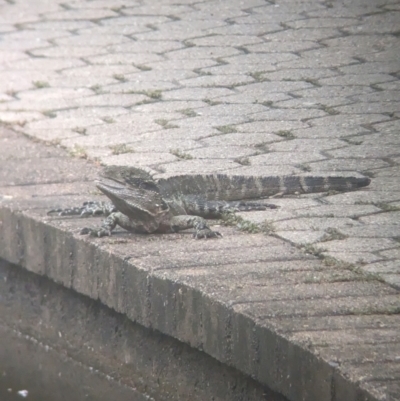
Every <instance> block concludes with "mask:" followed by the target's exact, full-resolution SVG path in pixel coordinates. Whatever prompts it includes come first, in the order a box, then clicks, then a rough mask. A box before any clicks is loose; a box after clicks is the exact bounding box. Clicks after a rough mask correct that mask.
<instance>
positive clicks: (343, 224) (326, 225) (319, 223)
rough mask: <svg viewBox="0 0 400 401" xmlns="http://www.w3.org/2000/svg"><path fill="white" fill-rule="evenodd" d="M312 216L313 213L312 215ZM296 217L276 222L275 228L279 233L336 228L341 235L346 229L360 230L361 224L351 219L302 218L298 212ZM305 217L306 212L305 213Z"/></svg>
mask: <svg viewBox="0 0 400 401" xmlns="http://www.w3.org/2000/svg"><path fill="white" fill-rule="evenodd" d="M310 214H311V215H312V213H310ZM295 215H296V217H295V218H294V219H291V220H282V221H275V222H274V226H275V227H276V228H277V230H279V231H292V230H293V231H312V230H314V231H325V230H327V229H331V228H335V229H338V230H339V231H340V232H341V233H344V232H345V231H346V229H351V228H353V227H354V228H355V229H358V228H360V223H358V222H357V221H354V220H351V219H349V218H342V217H340V218H338V217H323V216H322V217H302V213H301V212H300V213H299V212H296V213H295ZM303 216H304V212H303Z"/></svg>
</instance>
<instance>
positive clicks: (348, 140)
mask: <svg viewBox="0 0 400 401" xmlns="http://www.w3.org/2000/svg"><path fill="white" fill-rule="evenodd" d="M340 139H341V140H342V141H344V142H347V143H348V144H350V145H361V144H362V143H363V141H360V140H358V141H357V140H355V139H350V138H340Z"/></svg>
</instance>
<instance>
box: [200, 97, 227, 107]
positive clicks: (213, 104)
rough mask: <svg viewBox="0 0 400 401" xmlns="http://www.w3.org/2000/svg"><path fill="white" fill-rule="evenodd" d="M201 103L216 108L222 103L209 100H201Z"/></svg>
mask: <svg viewBox="0 0 400 401" xmlns="http://www.w3.org/2000/svg"><path fill="white" fill-rule="evenodd" d="M202 101H203V102H204V103H207V104H208V105H209V106H217V105H219V104H221V103H222V102H219V101H218V100H211V99H203V100H202Z"/></svg>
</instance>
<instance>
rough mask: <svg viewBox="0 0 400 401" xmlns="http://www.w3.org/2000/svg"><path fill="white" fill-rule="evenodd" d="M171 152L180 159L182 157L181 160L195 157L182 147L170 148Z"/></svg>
mask: <svg viewBox="0 0 400 401" xmlns="http://www.w3.org/2000/svg"><path fill="white" fill-rule="evenodd" d="M169 153H171V155H174V156H176V157H177V158H178V159H181V160H191V159H193V156H192V155H190V154H189V153H185V152H184V151H183V150H180V149H170V151H169Z"/></svg>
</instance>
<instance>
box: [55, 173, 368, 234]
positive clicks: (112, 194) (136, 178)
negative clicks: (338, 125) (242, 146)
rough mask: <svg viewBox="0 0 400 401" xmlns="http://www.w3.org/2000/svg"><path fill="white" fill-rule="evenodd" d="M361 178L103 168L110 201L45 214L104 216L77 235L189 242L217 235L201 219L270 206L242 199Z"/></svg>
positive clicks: (362, 182) (349, 184) (362, 180)
mask: <svg viewBox="0 0 400 401" xmlns="http://www.w3.org/2000/svg"><path fill="white" fill-rule="evenodd" d="M370 181H371V180H370V179H369V178H367V177H363V176H329V177H323V176H291V175H290V176H276V177H273V176H272V177H268V176H265V177H263V176H261V177H256V176H238V175H237V176H228V175H225V174H209V175H181V176H176V177H170V178H167V179H159V180H157V181H156V180H154V179H153V178H152V176H151V175H150V174H149V173H147V172H146V171H144V170H141V169H138V168H134V167H122V166H109V167H106V168H105V169H104V172H103V174H102V176H101V178H100V180H98V181H96V186H97V188H98V189H99V190H100V191H101V192H103V193H104V194H105V195H106V196H107V197H108V198H109V199H110V200H111V202H112V203H104V202H87V203H85V204H84V205H83V207H81V208H72V209H64V210H61V209H55V210H51V211H50V212H49V214H53V213H58V214H59V215H81V216H88V215H105V216H107V217H106V219H105V220H104V221H103V224H102V226H101V228H99V229H97V230H94V229H90V228H85V229H83V230H82V231H81V233H83V234H91V235H95V236H99V237H102V236H105V235H111V231H112V230H113V229H114V228H115V227H116V225H119V226H121V227H122V228H124V229H126V230H128V231H131V232H137V233H147V234H149V233H156V232H157V233H164V232H171V231H173V232H176V231H179V230H184V229H187V228H194V229H195V234H194V237H195V238H208V237H218V236H220V234H219V233H218V232H215V231H212V230H211V229H210V228H209V227H208V225H207V223H206V221H205V218H219V217H221V215H222V214H224V213H229V212H236V211H249V210H266V209H267V208H276V207H277V206H276V205H272V204H267V203H257V202H248V201H245V200H246V199H254V198H265V197H270V196H274V195H277V194H294V193H314V192H324V191H329V190H334V191H350V190H354V189H358V188H360V187H364V186H367V185H369V183H370Z"/></svg>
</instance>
